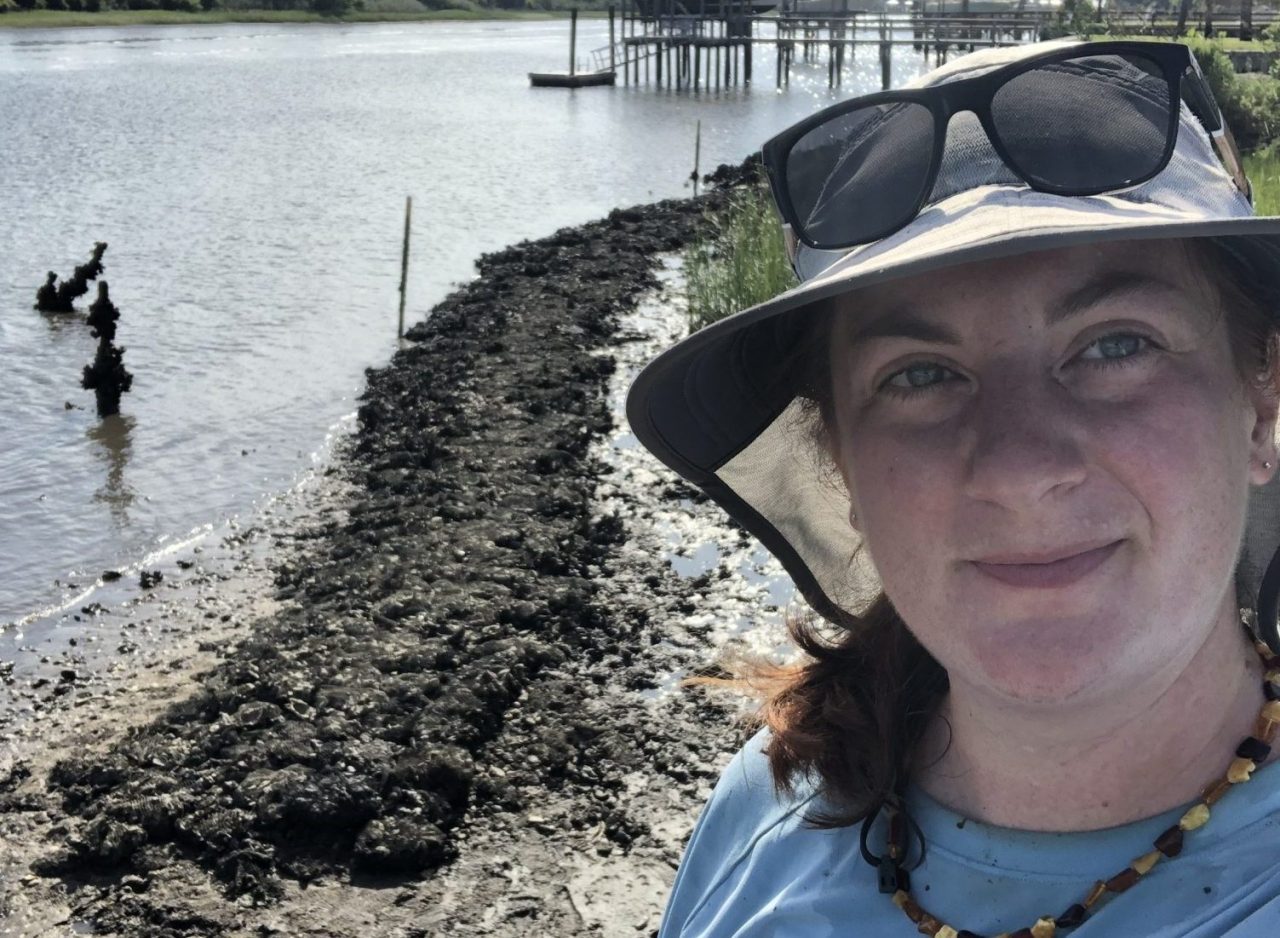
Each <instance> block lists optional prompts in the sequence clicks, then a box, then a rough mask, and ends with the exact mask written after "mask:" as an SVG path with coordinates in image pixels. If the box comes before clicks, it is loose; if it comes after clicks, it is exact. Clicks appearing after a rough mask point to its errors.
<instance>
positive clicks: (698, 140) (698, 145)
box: [693, 119, 702, 199]
mask: <svg viewBox="0 0 1280 938" xmlns="http://www.w3.org/2000/svg"><path fill="white" fill-rule="evenodd" d="M701 156H702V120H701V119H699V120H698V126H697V129H696V130H694V132H693V197H694V198H695V199H696V198H697V197H698V160H699V158H700V157H701Z"/></svg>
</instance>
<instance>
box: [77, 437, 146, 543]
mask: <svg viewBox="0 0 1280 938" xmlns="http://www.w3.org/2000/svg"><path fill="white" fill-rule="evenodd" d="M136 422H137V421H136V419H135V418H134V417H133V416H132V415H131V414H112V415H111V416H110V417H104V418H102V420H101V421H99V422H98V423H95V424H94V425H93V426H91V427H90V428H89V432H88V433H86V434H85V436H87V437H88V438H89V439H90V440H92V441H93V442H94V443H96V444H98V445H97V447H96V448H95V450H94V452H95V453H96V454H97V455H99V456H101V457H102V458H103V459H105V460H106V463H107V480H106V483H105V484H104V485H103V486H102V487H101V488H99V489H98V490H97V491H96V492H94V493H93V498H94V500H95V501H99V502H106V503H107V506H108V507H109V508H110V509H111V517H112V518H114V519H115V521H116V523H117V524H121V525H124V524H128V523H129V513H128V508H129V506H130V505H132V504H133V489H132V488H130V487H129V485H128V484H127V483H126V482H125V481H124V467H125V464H126V463H127V462H128V461H129V451H130V434H131V433H132V432H133V425H134V424H135V423H136Z"/></svg>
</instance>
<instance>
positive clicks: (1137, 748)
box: [914, 610, 1264, 831]
mask: <svg viewBox="0 0 1280 938" xmlns="http://www.w3.org/2000/svg"><path fill="white" fill-rule="evenodd" d="M1232 612H1233V611H1232V610H1226V611H1225V615H1224V617H1223V618H1222V620H1221V621H1219V622H1218V624H1217V625H1216V626H1215V627H1214V629H1213V630H1212V631H1211V632H1210V634H1209V637H1208V639H1207V640H1206V641H1205V643H1204V644H1203V645H1202V646H1201V647H1200V648H1199V649H1198V650H1197V651H1196V653H1195V655H1194V656H1193V657H1192V659H1191V661H1190V662H1189V663H1188V664H1187V666H1186V667H1185V668H1183V669H1182V671H1181V672H1179V673H1177V674H1176V675H1175V676H1174V678H1173V681H1172V683H1169V676H1168V675H1153V678H1152V681H1151V684H1150V685H1143V686H1134V687H1133V688H1130V689H1127V690H1126V691H1125V693H1123V694H1121V695H1117V696H1116V697H1115V698H1114V699H1111V700H1107V701H1105V702H1101V703H1091V704H1090V705H1088V706H1072V705H1069V704H1063V705H1061V706H1059V707H1055V708H1053V709H1051V710H1047V709H1046V708H1044V707H1043V706H1039V707H1034V708H1022V707H1017V706H1011V705H1010V704H1009V703H1007V702H1005V701H1001V700H998V699H995V698H992V697H991V696H990V695H988V694H985V693H983V692H982V691H981V689H974V688H969V687H966V686H963V685H959V686H958V685H957V684H956V683H955V682H954V681H953V682H952V687H951V691H950V693H949V694H948V696H947V698H946V699H945V700H944V702H943V704H942V707H941V708H940V710H939V713H938V715H937V717H936V718H935V719H934V720H933V722H932V724H931V726H930V728H929V730H928V731H927V733H926V735H925V738H924V740H923V742H922V743H921V746H920V747H919V758H918V759H917V760H916V761H917V765H918V768H917V769H916V772H915V776H914V780H915V781H916V782H917V783H918V784H920V785H921V786H922V787H923V788H924V790H925V791H926V792H927V793H928V794H929V795H931V796H932V797H933V798H935V799H936V800H937V801H939V802H941V803H943V804H945V805H947V806H948V807H950V808H952V809H953V810H955V811H957V812H959V813H961V814H965V815H968V816H970V817H973V818H975V819H977V820H981V821H984V822H986V823H989V824H995V825H998V826H1001V827H1013V828H1020V829H1023V830H1044V831H1073V830H1096V829H1099V828H1104V827H1114V826H1116V825H1118V824H1125V823H1128V822H1130V821H1135V820H1138V819H1140V818H1145V817H1150V816H1152V815H1155V814H1159V813H1160V812H1162V811H1167V810H1169V809H1171V808H1174V807H1177V806H1178V805H1180V804H1184V803H1186V802H1188V801H1191V800H1192V799H1194V798H1196V797H1197V796H1198V795H1199V793H1200V792H1201V790H1202V789H1203V788H1204V787H1205V786H1206V785H1207V784H1208V783H1210V782H1212V781H1214V780H1215V779H1217V778H1218V777H1220V776H1221V775H1222V773H1223V772H1224V771H1225V769H1226V767H1227V764H1228V763H1229V762H1230V761H1231V758H1232V756H1233V755H1234V753H1235V749H1236V746H1238V745H1239V743H1240V740H1241V739H1243V738H1244V737H1245V736H1248V735H1249V734H1250V733H1251V732H1252V727H1253V724H1254V721H1255V719H1256V717H1257V715H1258V711H1259V709H1260V708H1261V706H1262V704H1263V702H1264V698H1263V694H1262V689H1261V685H1262V673H1263V668H1262V665H1261V662H1260V660H1259V659H1258V656H1257V655H1256V654H1255V653H1254V651H1253V649H1252V647H1251V646H1250V643H1249V641H1248V638H1247V637H1246V636H1245V635H1244V632H1243V629H1241V627H1240V625H1239V622H1238V621H1236V620H1235V618H1234V615H1233V614H1232Z"/></svg>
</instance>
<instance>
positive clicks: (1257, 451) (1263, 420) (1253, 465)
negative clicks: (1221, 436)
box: [1246, 336, 1280, 485]
mask: <svg viewBox="0 0 1280 938" xmlns="http://www.w3.org/2000/svg"><path fill="white" fill-rule="evenodd" d="M1276 339H1277V337H1275V336H1273V337H1272V339H1271V342H1270V343H1269V345H1270V348H1269V352H1268V355H1267V369H1266V371H1265V372H1264V373H1263V374H1261V375H1259V376H1258V378H1257V379H1256V380H1254V381H1251V382H1249V385H1248V387H1247V388H1246V391H1247V399H1248V402H1249V405H1250V408H1251V411H1252V414H1253V418H1254V419H1253V428H1252V430H1251V432H1250V436H1249V444H1250V446H1249V449H1250V453H1249V481H1250V482H1252V483H1253V484H1254V485H1266V484H1267V483H1268V482H1270V481H1271V479H1272V477H1273V476H1275V474H1276V471H1277V464H1280V455H1278V454H1280V442H1278V441H1277V439H1276V419H1277V414H1280V355H1278V354H1277V341H1276Z"/></svg>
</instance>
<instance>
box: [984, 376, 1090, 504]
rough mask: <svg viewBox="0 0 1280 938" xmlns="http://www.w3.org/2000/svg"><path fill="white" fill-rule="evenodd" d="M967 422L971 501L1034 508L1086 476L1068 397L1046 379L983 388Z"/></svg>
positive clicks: (1081, 480) (1075, 423)
mask: <svg viewBox="0 0 1280 938" xmlns="http://www.w3.org/2000/svg"><path fill="white" fill-rule="evenodd" d="M967 419H969V420H970V421H972V424H971V426H970V427H969V431H970V432H969V433H968V434H967V435H968V436H969V439H970V441H971V443H970V445H971V449H970V452H969V459H968V466H967V467H966V468H967V473H966V480H965V483H966V484H965V488H966V494H967V495H968V496H969V497H970V498H975V499H978V500H980V501H986V502H992V503H995V504H998V505H1001V506H1003V507H1005V508H1009V509H1011V510H1014V511H1028V510H1033V509H1035V508H1036V507H1038V506H1039V505H1040V504H1041V502H1042V501H1043V500H1045V499H1046V498H1049V497H1052V496H1055V495H1059V494H1063V493H1065V492H1067V491H1069V490H1070V489H1071V488H1074V487H1075V486H1077V485H1079V484H1080V483H1081V482H1083V481H1084V478H1085V469H1086V465H1085V458H1084V452H1083V449H1082V446H1081V440H1080V438H1079V429H1078V424H1077V422H1076V421H1075V420H1074V419H1073V415H1072V411H1071V400H1070V395H1069V393H1068V392H1067V391H1066V390H1065V389H1063V388H1062V387H1061V386H1060V385H1058V384H1057V383H1056V382H1053V381H1051V380H1048V379H1047V378H1046V379H1044V380H1042V381H1038V382H1018V383H1016V384H1015V383H1001V384H998V385H994V386H992V385H988V386H986V387H984V388H982V389H981V390H980V391H979V392H978V395H977V397H976V399H975V400H974V402H973V405H972V406H971V408H970V410H969V414H968V417H967Z"/></svg>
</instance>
